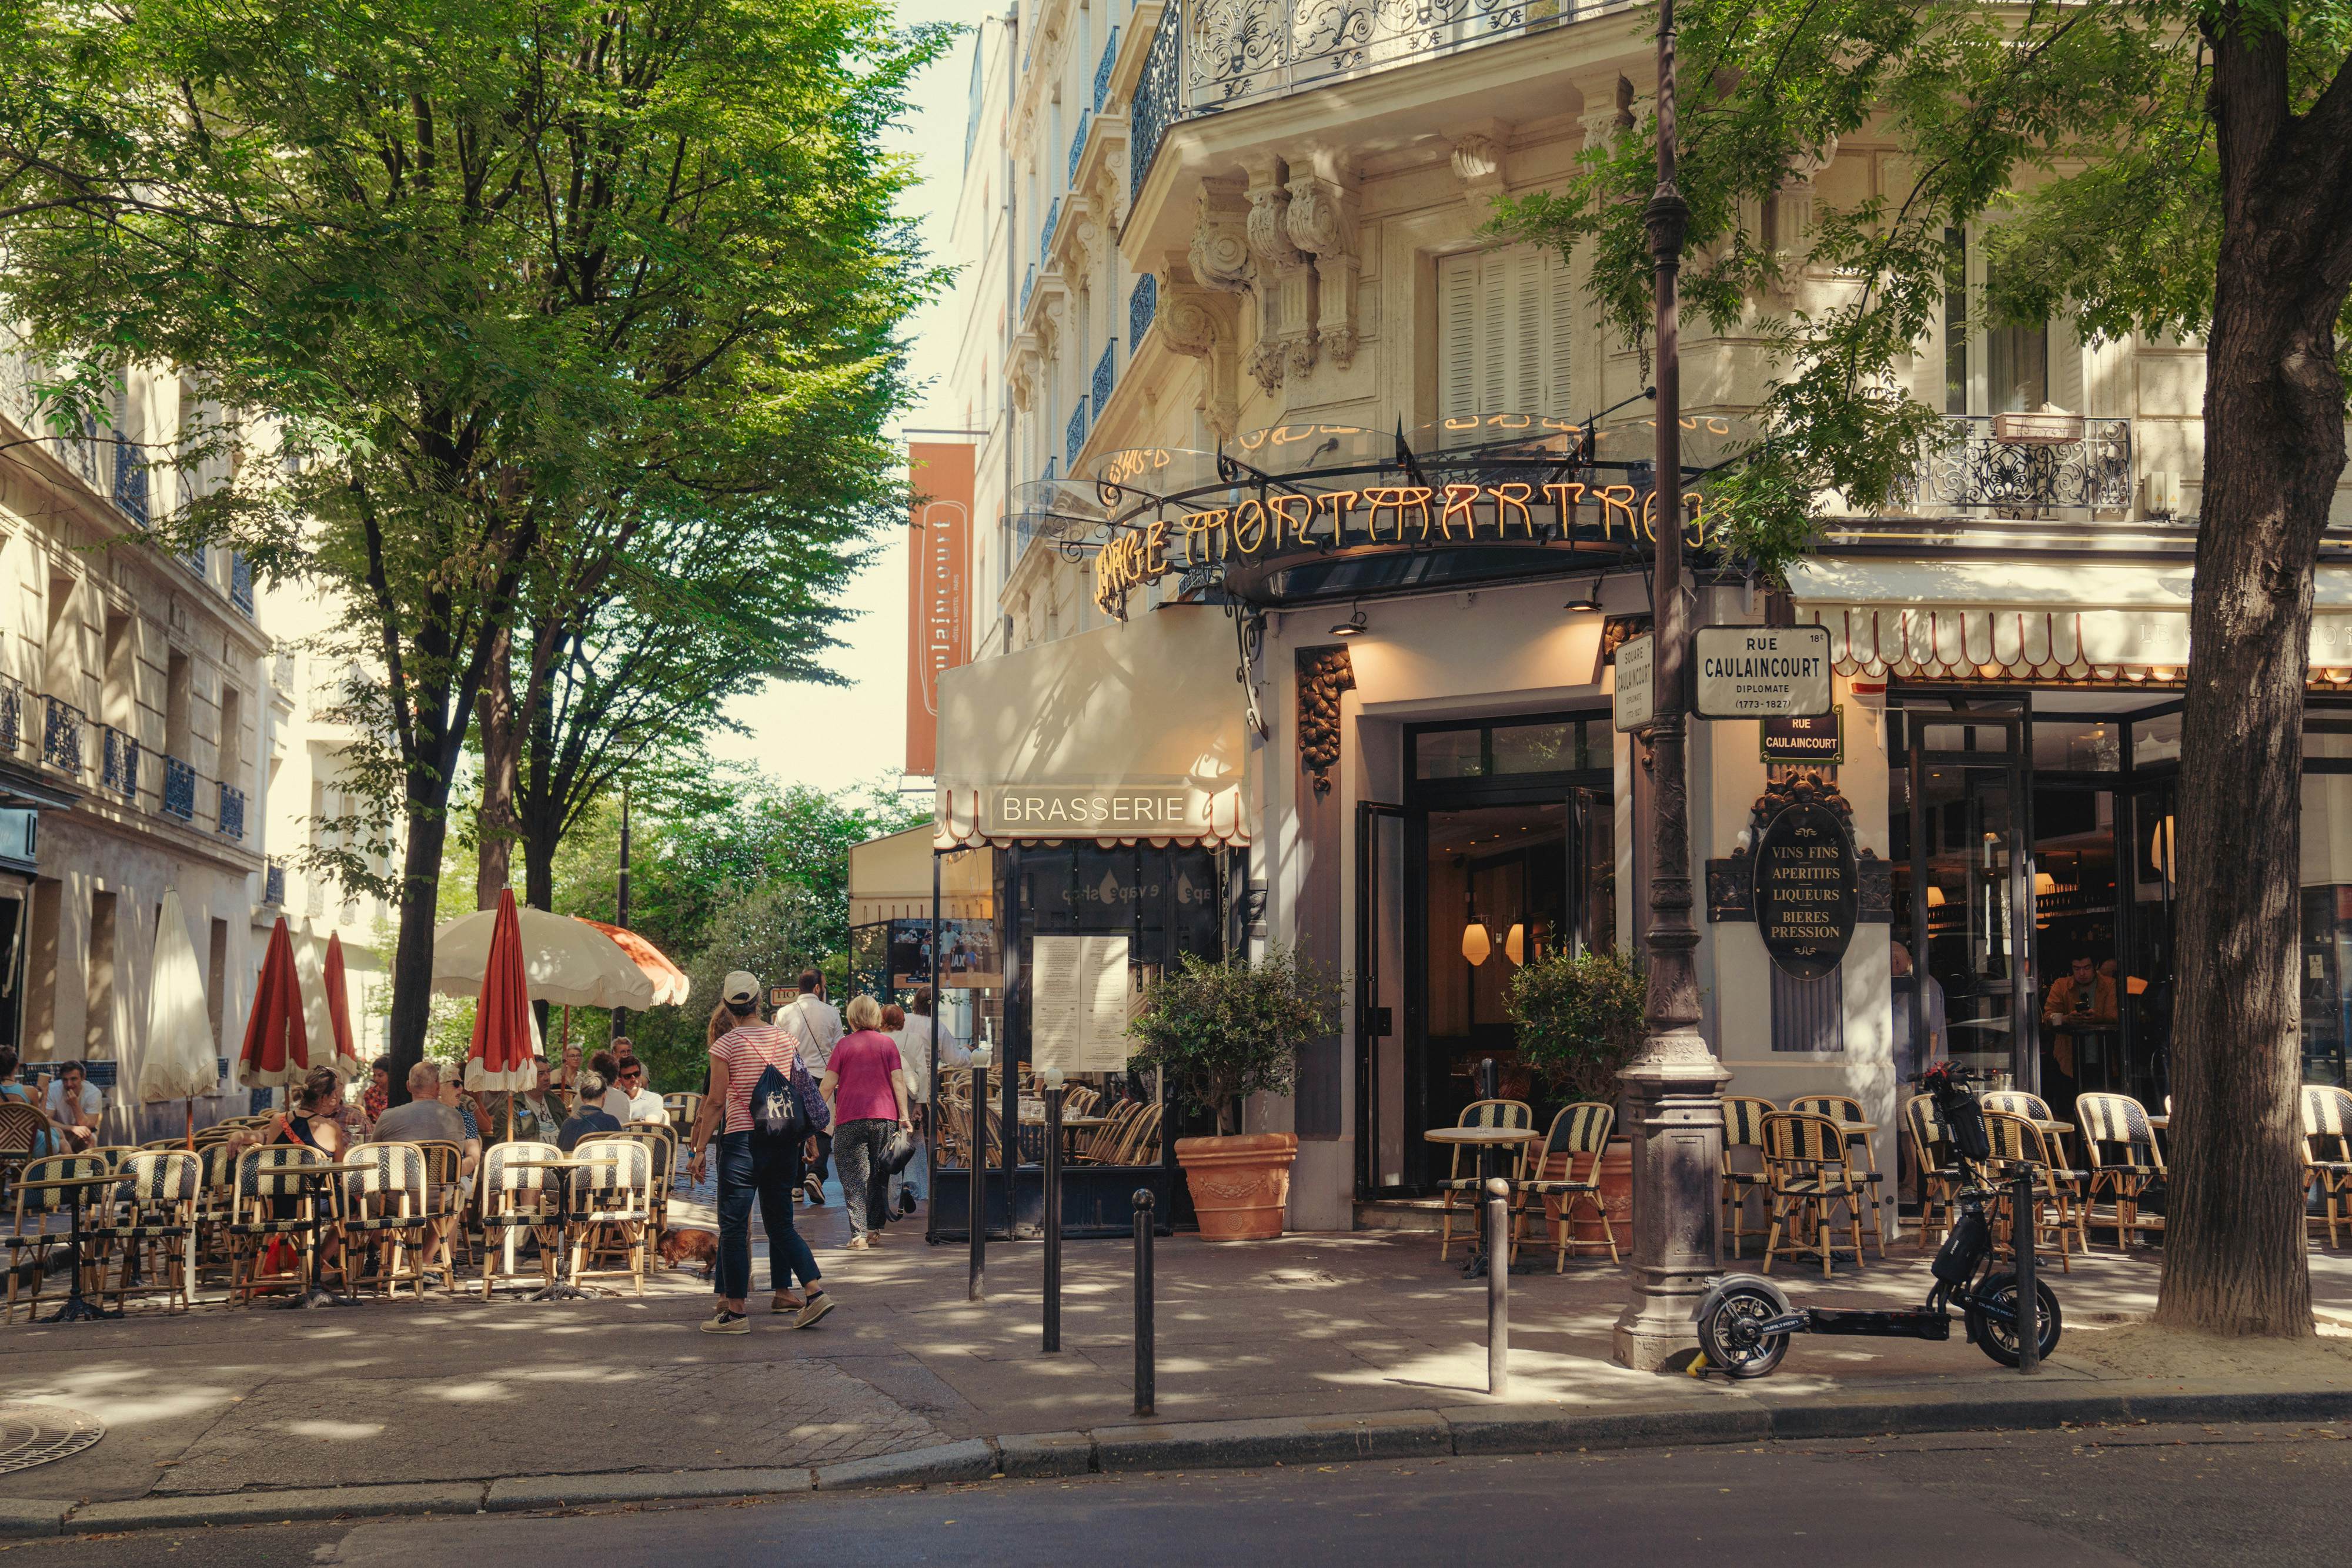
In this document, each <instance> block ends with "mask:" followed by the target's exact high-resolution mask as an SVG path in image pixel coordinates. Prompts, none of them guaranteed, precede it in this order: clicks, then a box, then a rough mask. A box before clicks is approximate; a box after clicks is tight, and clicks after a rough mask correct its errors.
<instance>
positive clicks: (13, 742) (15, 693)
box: [0, 680, 25, 757]
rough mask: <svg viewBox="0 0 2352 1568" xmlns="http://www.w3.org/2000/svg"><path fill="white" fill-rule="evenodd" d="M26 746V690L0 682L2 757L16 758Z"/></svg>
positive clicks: (0, 748)
mask: <svg viewBox="0 0 2352 1568" xmlns="http://www.w3.org/2000/svg"><path fill="white" fill-rule="evenodd" d="M24 744H25V688H24V687H22V686H20V685H17V684H16V682H14V681H9V680H0V757H14V756H16V748H17V747H20V746H22V745H24Z"/></svg>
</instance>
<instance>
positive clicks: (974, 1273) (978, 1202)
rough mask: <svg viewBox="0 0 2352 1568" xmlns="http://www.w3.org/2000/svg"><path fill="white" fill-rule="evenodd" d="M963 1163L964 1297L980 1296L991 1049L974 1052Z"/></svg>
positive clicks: (984, 1277)
mask: <svg viewBox="0 0 2352 1568" xmlns="http://www.w3.org/2000/svg"><path fill="white" fill-rule="evenodd" d="M965 1142H966V1143H967V1144H969V1145H971V1146H970V1147H969V1148H967V1149H966V1150H965V1151H964V1163H965V1164H966V1165H968V1166H971V1279H970V1280H969V1281H966V1283H965V1286H964V1298H963V1299H964V1300H965V1301H979V1300H980V1299H981V1296H982V1289H983V1287H984V1286H985V1284H986V1283H987V1275H988V1052H987V1051H986V1050H985V1049H983V1050H980V1051H973V1052H972V1053H971V1137H969V1138H967V1139H966V1140H965Z"/></svg>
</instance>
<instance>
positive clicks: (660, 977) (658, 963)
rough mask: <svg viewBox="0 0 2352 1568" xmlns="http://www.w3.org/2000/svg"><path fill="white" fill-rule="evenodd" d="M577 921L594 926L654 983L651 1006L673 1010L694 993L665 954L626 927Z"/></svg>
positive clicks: (690, 984) (680, 970)
mask: <svg viewBox="0 0 2352 1568" xmlns="http://www.w3.org/2000/svg"><path fill="white" fill-rule="evenodd" d="M579 920H580V924H581V925H593V926H594V927H595V928H596V929H597V930H599V931H602V932H603V933H604V935H605V936H609V937H611V938H612V939H613V944H614V946H617V947H618V948H620V950H621V951H622V952H624V953H625V954H627V955H628V956H629V961H630V962H631V963H633V964H635V965H636V967H638V968H640V969H643V970H644V971H645V972H646V978H647V979H649V980H651V981H653V983H654V1006H656V1007H657V1008H660V1007H675V1006H677V1004H678V1003H680V1002H682V1001H684V1000H686V998H687V993H688V992H689V991H691V990H693V989H694V982H693V981H692V980H689V979H688V978H687V977H686V971H685V970H684V969H681V968H679V967H677V965H676V964H673V963H671V962H670V961H669V956H668V955H667V954H666V953H664V952H663V951H662V950H661V949H660V948H658V947H656V946H654V945H653V944H652V943H651V942H648V941H646V939H645V938H644V937H642V936H638V935H637V934H636V933H635V932H634V931H631V930H629V929H627V928H626V927H625V926H620V925H606V924H605V923H604V921H602V920H591V919H589V918H588V917H587V916H586V915H581V916H579Z"/></svg>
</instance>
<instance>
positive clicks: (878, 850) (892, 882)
mask: <svg viewBox="0 0 2352 1568" xmlns="http://www.w3.org/2000/svg"><path fill="white" fill-rule="evenodd" d="M995 861H996V857H995V856H994V855H992V854H991V853H990V852H988V851H986V850H984V849H982V850H971V851H966V852H960V853H956V854H951V855H946V856H942V857H941V858H940V919H942V920H989V919H992V918H994V916H995V913H996V865H995ZM930 917H931V830H930V829H929V828H908V830H907V831H905V832H903V833H891V834H888V835H887V836H885V837H883V838H878V839H868V840H866V841H865V842H864V843H862V844H854V845H852V846H851V847H850V851H849V923H850V924H851V925H880V924H882V922H884V921H886V920H929V918H930Z"/></svg>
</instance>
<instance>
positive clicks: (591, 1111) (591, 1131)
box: [555, 1068, 621, 1155]
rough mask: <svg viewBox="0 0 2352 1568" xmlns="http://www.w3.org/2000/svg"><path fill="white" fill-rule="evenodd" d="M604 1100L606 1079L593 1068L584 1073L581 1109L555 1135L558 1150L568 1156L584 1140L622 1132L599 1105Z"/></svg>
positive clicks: (581, 1087)
mask: <svg viewBox="0 0 2352 1568" xmlns="http://www.w3.org/2000/svg"><path fill="white" fill-rule="evenodd" d="M603 1099H604V1078H603V1077H602V1076H601V1075H600V1074H598V1073H597V1071H595V1070H594V1069H593V1068H591V1069H589V1070H588V1071H585V1072H583V1073H582V1074H581V1075H580V1109H579V1110H577V1111H575V1112H573V1113H572V1119H571V1120H570V1121H568V1122H566V1123H564V1124H563V1130H562V1132H560V1133H558V1134H555V1146H556V1147H557V1148H559V1149H562V1151H563V1152H564V1153H565V1154H567V1155H568V1154H570V1153H571V1152H572V1150H574V1149H576V1148H578V1147H579V1146H580V1140H581V1139H583V1138H594V1137H601V1136H602V1135H604V1134H606V1133H617V1132H619V1131H620V1130H621V1124H620V1123H619V1122H617V1121H615V1120H614V1118H613V1117H611V1116H609V1115H607V1114H606V1113H604V1108H603V1106H601V1105H600V1104H598V1102H599V1101H601V1100H603Z"/></svg>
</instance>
